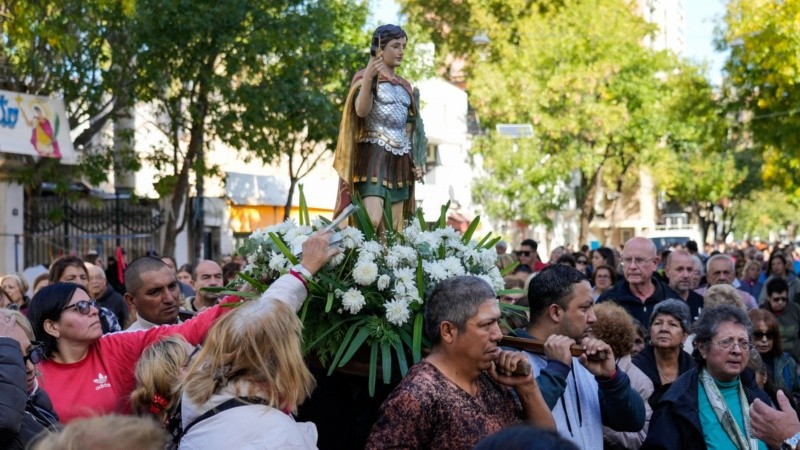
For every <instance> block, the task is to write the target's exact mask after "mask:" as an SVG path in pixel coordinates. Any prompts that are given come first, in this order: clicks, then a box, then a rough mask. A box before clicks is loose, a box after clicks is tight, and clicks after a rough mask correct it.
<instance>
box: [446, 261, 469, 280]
mask: <svg viewBox="0 0 800 450" xmlns="http://www.w3.org/2000/svg"><path fill="white" fill-rule="evenodd" d="M442 265H443V266H444V268H445V269H446V270H447V272H448V273H449V274H450V276H451V277H457V276H459V275H464V274H465V273H467V272H466V270H464V266H462V265H461V260H459V259H458V258H456V257H455V256H448V257H447V258H445V259H444V261H442Z"/></svg>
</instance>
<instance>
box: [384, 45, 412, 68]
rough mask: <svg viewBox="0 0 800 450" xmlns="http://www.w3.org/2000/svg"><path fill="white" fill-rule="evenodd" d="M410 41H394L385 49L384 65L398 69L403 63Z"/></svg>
mask: <svg viewBox="0 0 800 450" xmlns="http://www.w3.org/2000/svg"><path fill="white" fill-rule="evenodd" d="M407 42H408V39H406V38H400V39H392V40H391V41H389V42H387V43H386V47H384V48H383V63H384V64H386V65H387V66H390V67H397V66H399V65H400V63H402V62H403V54H404V53H405V52H406V43H407Z"/></svg>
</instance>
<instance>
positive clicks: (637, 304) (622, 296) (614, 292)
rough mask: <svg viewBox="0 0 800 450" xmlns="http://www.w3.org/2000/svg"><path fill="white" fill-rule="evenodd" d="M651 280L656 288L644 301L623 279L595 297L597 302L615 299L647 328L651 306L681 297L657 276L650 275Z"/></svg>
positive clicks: (651, 310)
mask: <svg viewBox="0 0 800 450" xmlns="http://www.w3.org/2000/svg"><path fill="white" fill-rule="evenodd" d="M651 280H652V282H653V286H655V288H656V289H655V291H653V295H651V296H650V297H648V298H647V300H645V302H644V303H642V301H641V300H639V297H637V296H635V295H634V294H633V292H631V288H630V285H629V284H628V282H627V281H626V280H625V279H622V280H620V281H618V282H617V283H616V284H614V286H611V289H609V290H607V291H605V292H603V293H602V294H600V297H598V298H597V303H602V302H604V301H608V300H612V301H615V302H617V304H618V305H620V306H622V307H623V308H625V310H626V311H628V314H630V315H631V316H632V317H633V318H634V319H636V320H638V321H639V323H641V324H642V325H643V326H644V327H645V328H647V326H648V324H649V323H650V314H652V312H653V308H654V307H655V306H656V305H657V304H658V303H659V302H661V301H662V300H666V299H668V298H676V299H680V298H681V296H680V295H679V294H678V293H677V292H675V291H674V290H672V288H671V287H669V285H667V283H664V282H662V281H661V280H659V279H658V278H657V277H652V278H651Z"/></svg>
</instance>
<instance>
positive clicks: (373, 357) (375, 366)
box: [369, 342, 378, 397]
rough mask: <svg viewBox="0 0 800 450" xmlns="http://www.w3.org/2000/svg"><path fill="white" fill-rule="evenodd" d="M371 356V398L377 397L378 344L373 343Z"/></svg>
mask: <svg viewBox="0 0 800 450" xmlns="http://www.w3.org/2000/svg"><path fill="white" fill-rule="evenodd" d="M370 350H371V351H370V354H369V396H370V397H374V396H375V378H376V377H377V372H378V343H377V342H373V343H372V347H371V349H370Z"/></svg>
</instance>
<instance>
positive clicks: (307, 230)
mask: <svg viewBox="0 0 800 450" xmlns="http://www.w3.org/2000/svg"><path fill="white" fill-rule="evenodd" d="M297 232H298V233H300V234H305V235H306V236H311V234H312V233H313V232H314V229H313V228H311V226H310V225H303V226H301V227H299V228H297Z"/></svg>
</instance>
